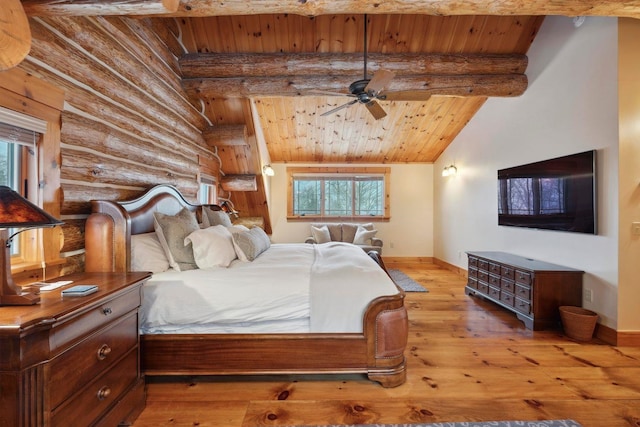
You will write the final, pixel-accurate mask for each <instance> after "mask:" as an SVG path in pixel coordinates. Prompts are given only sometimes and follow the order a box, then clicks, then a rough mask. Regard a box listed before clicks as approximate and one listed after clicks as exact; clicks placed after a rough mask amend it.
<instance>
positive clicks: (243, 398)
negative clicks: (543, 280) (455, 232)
mask: <svg viewBox="0 0 640 427" xmlns="http://www.w3.org/2000/svg"><path fill="white" fill-rule="evenodd" d="M387 268H400V269H402V270H403V271H404V272H405V273H407V274H408V275H409V276H411V277H412V278H414V279H415V280H417V281H418V282H420V283H422V284H423V285H424V286H425V287H426V288H427V289H429V292H428V293H415V292H413V293H408V294H407V298H406V301H407V307H408V310H409V321H410V329H409V345H408V349H407V352H406V356H407V358H408V369H407V372H408V374H407V382H406V383H405V384H403V385H402V386H400V387H397V388H392V389H385V388H383V387H381V386H380V385H378V384H377V383H372V382H370V381H368V380H366V379H365V378H364V377H360V376H340V377H336V376H322V377H289V376H281V377H277V376H275V377H262V378H255V377H250V378H238V377H234V378H191V379H183V380H182V381H165V380H158V379H154V380H150V381H148V386H147V393H148V397H147V407H146V409H145V410H144V412H143V413H142V414H141V415H140V417H139V418H138V419H137V421H136V422H135V424H134V427H143V426H154V427H155V426H228V427H253V426H284V425H315V424H347V425H348V424H373V423H428V422H445V421H489V420H536V419H565V418H572V419H574V420H576V421H578V422H579V423H581V424H582V425H583V426H584V427H616V426H621V427H622V426H636V427H637V426H640V348H638V347H612V346H609V345H605V344H603V343H601V342H597V341H595V340H594V341H592V342H590V343H586V344H585V343H579V342H575V341H572V340H570V339H568V338H566V337H564V336H563V335H562V332H561V331H560V330H557V331H536V332H532V331H530V330H527V329H525V328H524V325H523V324H522V322H520V321H518V320H517V319H516V317H515V316H514V315H513V314H511V313H508V312H506V311H505V310H503V309H501V308H499V307H498V306H496V305H494V304H492V303H490V302H487V301H482V300H480V299H478V298H472V297H468V296H465V294H464V279H463V278H461V277H460V276H458V275H456V274H454V273H451V272H449V271H447V270H443V269H441V268H438V267H437V266H435V265H433V264H402V265H389V264H387ZM291 351H295V349H291Z"/></svg>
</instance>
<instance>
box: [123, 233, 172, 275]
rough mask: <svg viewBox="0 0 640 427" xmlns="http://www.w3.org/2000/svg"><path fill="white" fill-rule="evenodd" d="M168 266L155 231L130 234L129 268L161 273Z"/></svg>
mask: <svg viewBox="0 0 640 427" xmlns="http://www.w3.org/2000/svg"><path fill="white" fill-rule="evenodd" d="M169 267H170V266H169V260H168V259H167V255H166V254H165V253H164V249H163V248H162V245H161V244H160V240H158V235H157V234H156V233H155V232H151V233H144V234H134V235H133V236H131V270H133V271H150V272H152V273H162V272H163V271H167V270H168V269H169Z"/></svg>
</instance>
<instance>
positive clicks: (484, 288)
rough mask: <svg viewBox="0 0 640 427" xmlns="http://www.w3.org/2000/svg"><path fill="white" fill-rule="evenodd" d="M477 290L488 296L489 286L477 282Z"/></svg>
mask: <svg viewBox="0 0 640 427" xmlns="http://www.w3.org/2000/svg"><path fill="white" fill-rule="evenodd" d="M478 290H479V291H480V292H482V293H483V294H487V295H489V285H487V284H486V283H482V282H478Z"/></svg>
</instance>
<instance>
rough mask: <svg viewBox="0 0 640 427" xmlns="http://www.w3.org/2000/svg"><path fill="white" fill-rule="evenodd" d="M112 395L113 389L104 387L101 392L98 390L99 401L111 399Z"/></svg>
mask: <svg viewBox="0 0 640 427" xmlns="http://www.w3.org/2000/svg"><path fill="white" fill-rule="evenodd" d="M110 394H111V389H110V388H109V387H108V386H104V387H102V388H101V389H100V390H98V395H97V397H98V400H104V399H106V398H107V397H109V395H110Z"/></svg>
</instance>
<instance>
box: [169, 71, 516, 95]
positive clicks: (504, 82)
mask: <svg viewBox="0 0 640 427" xmlns="http://www.w3.org/2000/svg"><path fill="white" fill-rule="evenodd" d="M354 80H355V79H354V77H353V76H326V75H325V76H318V75H315V76H292V77H285V76H280V77H236V78H209V79H184V80H183V81H182V85H183V86H184V88H185V90H186V91H187V92H188V93H189V94H190V95H192V96H195V97H205V98H238V97H242V98H243V97H255V96H305V95H307V96H319V94H318V93H317V92H312V91H318V90H322V91H329V92H340V93H345V94H346V93H347V90H346V89H347V88H348V87H349V85H350V84H351V83H353V81H354ZM526 88H527V76H526V75H524V74H503V75H493V76H492V75H472V76H468V75H463V76H452V75H448V76H443V75H438V76H436V75H424V76H401V77H396V78H394V79H393V80H392V81H391V83H390V84H389V86H388V87H387V90H386V91H387V92H391V91H424V92H428V93H430V94H431V95H450V96H499V97H504V96H506V97H511V96H519V95H522V94H523V93H524V91H525V90H526Z"/></svg>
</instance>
